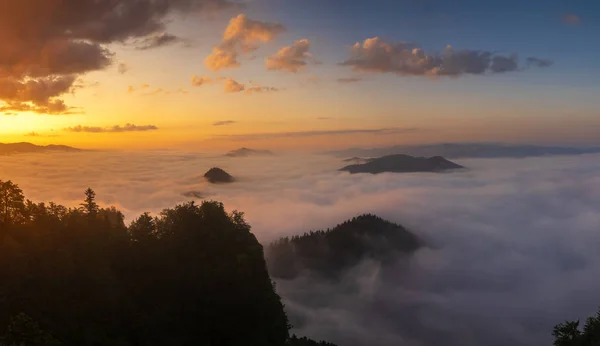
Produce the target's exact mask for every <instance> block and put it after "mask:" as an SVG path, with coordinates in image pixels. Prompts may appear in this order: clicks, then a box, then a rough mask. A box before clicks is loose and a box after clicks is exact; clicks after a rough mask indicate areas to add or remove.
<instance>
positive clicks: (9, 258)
mask: <svg viewBox="0 0 600 346" xmlns="http://www.w3.org/2000/svg"><path fill="white" fill-rule="evenodd" d="M1 186H2V187H3V189H4V194H3V195H2V196H4V197H5V199H4V201H9V203H8V204H6V203H4V204H2V205H1V206H2V207H3V208H2V210H3V211H4V213H3V214H1V215H0V216H3V217H4V216H5V215H9V219H10V220H11V223H12V224H11V225H10V227H2V228H0V229H1V230H4V232H3V235H4V238H5V241H0V335H3V334H4V337H3V339H2V341H0V346H53V345H55V344H56V343H55V340H54V338H52V337H50V336H49V335H50V334H48V333H46V332H44V331H48V332H49V333H51V334H52V335H53V336H54V337H55V338H56V339H57V340H60V342H61V343H62V344H63V345H65V346H96V345H98V346H105V345H110V346H113V345H114V346H117V345H118V346H163V345H170V346H190V345H212V346H238V345H245V346H285V345H286V344H287V345H289V342H293V341H290V340H292V339H290V338H289V328H290V326H289V323H288V319H287V316H286V314H285V311H284V309H283V304H282V302H281V298H280V297H279V295H277V293H276V292H275V287H274V284H273V282H272V280H271V278H270V276H269V273H268V271H267V266H266V262H265V258H264V253H263V248H262V246H261V245H260V244H259V242H258V241H257V239H256V237H255V236H254V235H253V234H252V233H251V232H250V225H249V224H248V223H247V222H246V221H245V220H244V216H243V213H241V212H237V211H234V212H232V213H227V212H226V211H225V208H224V206H223V204H222V203H219V202H203V203H202V204H200V205H197V204H195V203H186V204H182V205H178V206H176V207H174V208H170V209H165V210H164V211H163V212H161V213H160V214H159V215H158V216H157V217H155V218H153V217H151V216H150V215H149V214H147V213H146V214H142V215H141V216H140V217H138V218H137V219H136V220H135V221H133V222H132V223H131V225H130V226H129V227H126V226H125V224H124V222H123V219H124V218H123V214H122V213H121V212H119V211H118V210H116V209H115V208H99V207H98V205H97V204H96V202H95V197H96V196H95V193H94V192H93V191H92V190H91V189H88V191H86V200H85V202H84V203H83V204H82V207H83V208H79V209H71V208H66V207H64V206H60V205H57V204H54V203H51V202H50V203H34V202H31V201H27V202H24V197H23V194H22V192H21V190H20V189H19V188H18V187H17V186H16V185H14V184H12V183H11V184H4V183H3V184H2V185H1ZM9 190H10V192H9V193H8V194H6V191H9ZM6 196H9V197H8V198H7V197H6ZM5 205H8V206H9V207H8V208H5ZM6 210H8V214H7V213H6ZM90 215H94V217H89V216H90ZM2 219H3V218H2ZM17 219H18V220H19V222H14V220H17ZM0 222H2V221H0ZM0 226H1V225H0ZM22 312H25V313H26V314H27V315H22V314H21V313H22ZM13 316H17V317H15V318H13ZM27 316H31V317H33V318H34V319H35V322H33V321H34V320H32V319H31V318H29V317H27ZM299 340H300V339H299ZM302 340H304V339H302ZM299 342H304V344H297V343H296V344H292V345H309V346H310V345H323V344H311V343H308V344H307V343H306V342H309V341H308V339H306V341H299ZM325 345H326V344H325ZM328 346H329V345H328Z"/></svg>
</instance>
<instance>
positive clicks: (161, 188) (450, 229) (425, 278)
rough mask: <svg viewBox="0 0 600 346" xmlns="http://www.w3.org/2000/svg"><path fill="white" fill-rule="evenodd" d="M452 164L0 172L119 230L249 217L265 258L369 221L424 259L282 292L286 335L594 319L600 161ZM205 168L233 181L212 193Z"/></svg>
mask: <svg viewBox="0 0 600 346" xmlns="http://www.w3.org/2000/svg"><path fill="white" fill-rule="evenodd" d="M457 163H459V164H462V165H464V166H467V167H468V168H469V169H468V170H466V171H462V172H456V173H443V174H429V173H420V174H380V175H349V174H347V173H344V172H338V171H337V169H338V168H340V167H341V166H343V162H340V161H339V159H336V158H332V157H328V156H316V155H315V156H310V155H298V154H279V155H276V156H273V157H256V158H226V157H222V156H220V155H210V154H200V153H193V152H178V151H147V152H117V151H114V152H80V153H58V154H35V155H29V154H23V155H13V156H1V157H0V180H13V181H14V182H16V183H18V184H19V185H20V186H21V188H22V189H23V190H24V192H25V194H26V196H27V197H28V198H30V199H32V200H34V201H54V202H57V203H61V204H65V205H68V206H76V205H78V204H79V203H80V201H81V200H82V199H83V191H84V190H85V189H86V188H87V187H88V186H90V187H92V188H93V189H94V190H95V191H96V193H97V195H98V201H99V203H100V204H102V205H114V206H116V207H117V208H119V209H120V210H122V211H123V212H124V213H125V215H126V217H127V220H128V221H129V220H131V219H133V218H134V217H136V216H137V215H138V214H140V213H141V212H144V211H149V212H153V213H156V212H159V211H160V210H161V209H163V208H166V207H171V206H173V205H175V204H177V203H181V202H185V201H187V200H190V199H191V198H193V197H186V196H185V195H186V194H187V195H188V196H191V195H201V196H205V197H206V198H207V199H213V200H218V201H222V202H224V203H225V206H226V208H227V209H228V210H233V209H238V210H241V211H244V212H245V213H246V217H247V220H248V221H249V222H250V224H251V225H252V227H253V232H254V233H255V234H256V235H257V237H258V239H259V240H260V241H261V242H263V244H266V243H268V242H269V241H271V240H273V239H275V238H277V237H279V236H282V235H291V234H299V233H303V232H305V231H308V230H315V229H323V228H327V227H332V226H335V225H336V224H338V223H340V222H342V221H344V220H346V219H349V218H351V217H353V216H357V215H359V214H362V213H375V214H377V215H379V216H381V217H383V218H385V219H388V220H390V221H393V222H397V223H400V224H402V225H404V226H405V227H407V228H408V229H410V230H411V231H413V232H414V233H416V234H417V235H418V236H420V237H421V238H423V239H424V240H425V241H426V242H427V244H428V247H426V248H424V249H422V250H419V251H418V252H417V253H416V254H414V255H413V256H412V257H411V258H410V259H408V260H402V261H400V262H398V263H397V264H396V265H394V266H392V267H382V266H380V265H379V264H378V263H376V262H371V261H367V260H366V261H363V262H362V263H361V264H360V265H359V266H357V267H356V268H353V269H352V270H350V271H348V272H347V273H346V274H345V276H344V278H343V280H341V281H336V282H316V281H314V279H310V278H308V277H302V278H299V279H296V280H294V281H285V280H278V282H277V290H278V292H279V293H280V294H281V295H282V297H283V298H284V302H285V304H286V310H287V311H288V314H289V315H290V318H291V322H292V323H293V324H294V326H295V330H294V331H295V332H297V333H299V334H301V335H307V336H310V337H313V338H318V339H326V340H329V341H332V342H336V343H338V344H339V345H340V346H372V345H380V346H392V345H394V346H397V345H424V346H433V345H440V344H441V345H448V346H454V345H456V346H458V345H461V346H469V345H486V346H496V345H498V346H501V345H502V346H504V345H511V346H519V345H524V346H525V345H527V346H529V345H532V346H533V345H535V346H538V345H544V344H546V345H550V344H551V343H552V337H551V331H552V327H553V326H554V325H555V324H557V323H559V322H562V321H564V320H566V319H578V318H584V317H586V316H589V315H591V314H593V313H594V312H595V311H597V308H598V307H599V306H600V293H599V292H600V156H598V155H582V156H563V157H540V158H526V159H465V160H458V161H457ZM213 166H218V167H221V168H224V169H225V170H226V171H228V172H229V173H231V174H232V175H233V176H234V177H236V178H237V179H238V181H237V182H236V183H234V184H231V185H209V184H207V183H206V182H204V180H203V179H202V175H203V174H204V173H205V172H206V171H207V170H208V169H209V168H211V167H213Z"/></svg>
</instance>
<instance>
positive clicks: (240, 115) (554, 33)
mask: <svg viewBox="0 0 600 346" xmlns="http://www.w3.org/2000/svg"><path fill="white" fill-rule="evenodd" d="M598 32H600V3H598V2H597V1H583V0H581V1H565V0H562V1H558V0H544V1H542V0H530V1H526V2H523V1H513V0H510V1H471V0H464V1H460V0H459V1H451V2H450V1H444V0H395V1H392V0H372V1H357V0H346V1H342V0H328V1H318V0H304V1H291V0H247V1H243V2H236V1H233V0H141V1H132V0H103V1H92V0H83V1H73V0H63V1H58V0H57V1H48V2H45V3H42V4H40V2H39V1H36V0H23V1H19V2H14V1H11V0H0V40H1V41H2V42H3V49H1V50H0V142H20V141H28V142H32V143H36V144H66V145H72V146H76V147H81V148H123V147H125V148H135V149H148V148H193V149H219V150H221V149H233V148H237V147H241V146H248V147H254V148H258V147H260V148H269V149H277V148H284V149H316V148H328V149H333V148H343V147H351V146H352V147H374V146H384V145H393V144H411V143H414V144H421V143H439V142H489V141H496V142H507V143H530V144H553V145H557V144H560V145H578V146H590V145H599V144H600V140H599V139H598V138H597V136H596V133H597V129H598V126H600V120H599V119H598V117H597V110H598V109H600V100H599V99H598V97H597V95H599V94H600V79H599V78H598V75H599V74H600V41H599V40H598V39H597V33H598Z"/></svg>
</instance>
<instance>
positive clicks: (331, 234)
mask: <svg viewBox="0 0 600 346" xmlns="http://www.w3.org/2000/svg"><path fill="white" fill-rule="evenodd" d="M421 246H423V242H422V241H421V240H420V239H419V238H418V237H417V236H416V235H414V234H413V233H411V232H410V231H409V230H407V229H406V228H404V227H402V226H401V225H398V224H395V223H392V222H389V221H386V220H384V219H382V218H380V217H378V216H376V215H372V214H365V215H360V216H358V217H355V218H352V219H351V220H348V221H346V222H343V223H341V224H339V225H337V226H335V227H333V228H331V229H328V230H325V231H311V232H309V233H305V234H303V235H296V236H293V237H284V238H280V239H279V240H277V241H274V242H272V243H271V244H269V246H268V247H267V252H268V256H267V259H268V265H269V272H270V273H271V275H272V276H273V277H276V278H284V279H294V278H296V277H297V276H298V275H300V274H302V273H304V274H308V275H317V276H319V277H322V278H327V279H337V278H338V277H339V276H340V275H342V274H343V272H344V271H345V270H347V269H350V268H352V267H354V266H356V265H357V264H359V262H360V261H362V260H364V259H374V260H377V261H380V262H381V263H383V264H385V263H390V262H394V261H395V260H396V259H397V258H398V256H406V255H410V254H411V253H412V252H414V251H416V250H417V249H419V248H420V247H421Z"/></svg>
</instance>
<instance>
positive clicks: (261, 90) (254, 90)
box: [245, 86, 279, 95]
mask: <svg viewBox="0 0 600 346" xmlns="http://www.w3.org/2000/svg"><path fill="white" fill-rule="evenodd" d="M276 91H279V89H277V88H273V87H261V86H254V87H251V88H248V89H246V91H245V94H247V95H250V94H261V93H270V92H276Z"/></svg>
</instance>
